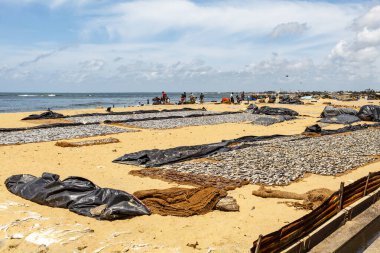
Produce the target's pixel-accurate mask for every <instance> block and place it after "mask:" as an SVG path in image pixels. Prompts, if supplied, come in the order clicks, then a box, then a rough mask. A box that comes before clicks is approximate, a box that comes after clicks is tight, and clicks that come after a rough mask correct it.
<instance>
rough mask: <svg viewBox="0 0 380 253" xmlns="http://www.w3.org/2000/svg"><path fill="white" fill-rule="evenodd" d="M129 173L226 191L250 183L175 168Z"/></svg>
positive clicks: (150, 169) (149, 169)
mask: <svg viewBox="0 0 380 253" xmlns="http://www.w3.org/2000/svg"><path fill="white" fill-rule="evenodd" d="M129 173H130V174H131V175H134V176H139V177H150V178H154V179H161V180H164V181H168V182H176V183H179V184H187V185H193V186H203V187H214V188H218V189H223V190H226V191H229V190H234V189H236V188H239V187H241V186H243V185H246V184H248V183H249V182H248V181H246V180H231V179H227V178H224V177H215V176H209V175H205V174H203V175H194V174H189V173H181V172H177V171H174V170H162V169H157V168H148V169H142V170H132V171H131V172H129Z"/></svg>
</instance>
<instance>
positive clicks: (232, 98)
mask: <svg viewBox="0 0 380 253" xmlns="http://www.w3.org/2000/svg"><path fill="white" fill-rule="evenodd" d="M230 101H231V103H232V104H234V103H235V99H234V93H233V92H232V93H231V95H230Z"/></svg>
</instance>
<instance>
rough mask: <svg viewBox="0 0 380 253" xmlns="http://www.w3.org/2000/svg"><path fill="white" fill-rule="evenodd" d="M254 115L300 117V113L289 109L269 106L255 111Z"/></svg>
mask: <svg viewBox="0 0 380 253" xmlns="http://www.w3.org/2000/svg"><path fill="white" fill-rule="evenodd" d="M253 113H254V114H265V115H289V116H298V112H296V111H294V110H292V109H288V108H281V107H278V108H276V107H269V106H262V107H260V108H257V109H253Z"/></svg>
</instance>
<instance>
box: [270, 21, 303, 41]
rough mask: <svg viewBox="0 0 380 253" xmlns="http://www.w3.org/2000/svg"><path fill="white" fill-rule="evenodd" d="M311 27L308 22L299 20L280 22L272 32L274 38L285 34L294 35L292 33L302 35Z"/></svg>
mask: <svg viewBox="0 0 380 253" xmlns="http://www.w3.org/2000/svg"><path fill="white" fill-rule="evenodd" d="M308 29H309V27H308V26H307V24H306V23H302V24H301V23H298V22H289V23H282V24H278V25H277V26H276V27H275V28H273V30H272V32H271V34H270V35H271V36H272V37H273V38H278V37H283V36H292V35H300V34H303V33H304V32H306V31H307V30H308Z"/></svg>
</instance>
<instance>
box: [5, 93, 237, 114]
mask: <svg viewBox="0 0 380 253" xmlns="http://www.w3.org/2000/svg"><path fill="white" fill-rule="evenodd" d="M193 94H194V96H196V97H198V98H199V94H200V93H199V92H196V93H195V92H194V93H193ZM203 94H204V95H205V98H204V101H206V102H210V101H220V100H221V98H222V97H229V96H230V93H218V92H204V93H203ZM235 94H236V93H235ZM189 95H190V93H187V99H189ZM168 96H169V98H170V102H172V103H178V101H179V99H180V96H181V93H174V92H173V93H171V92H168ZM154 97H161V93H160V92H140V93H137V92H131V93H31V92H21V93H0V113H4V112H24V111H42V110H46V109H48V108H49V109H51V110H60V109H80V108H96V107H112V106H115V107H127V106H136V105H139V104H147V100H149V103H152V98H154Z"/></svg>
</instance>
